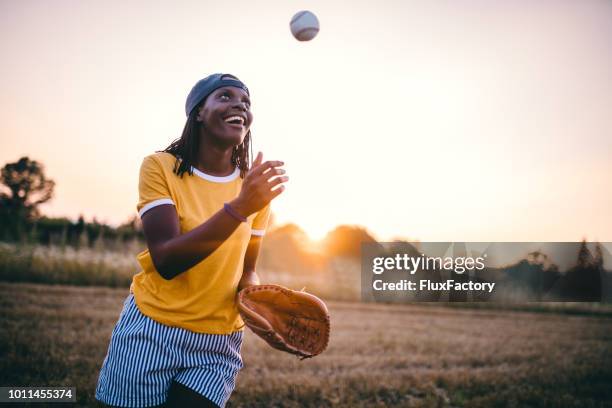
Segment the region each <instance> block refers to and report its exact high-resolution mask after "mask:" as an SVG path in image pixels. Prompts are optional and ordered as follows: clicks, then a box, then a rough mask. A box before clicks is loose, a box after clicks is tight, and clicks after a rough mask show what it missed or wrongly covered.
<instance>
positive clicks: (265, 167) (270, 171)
mask: <svg viewBox="0 0 612 408" xmlns="http://www.w3.org/2000/svg"><path fill="white" fill-rule="evenodd" d="M262 159H263V155H262V153H261V152H259V153H257V157H256V158H255V161H254V162H253V165H252V166H251V169H250V170H249V172H248V173H247V175H246V176H245V178H244V180H243V182H242V189H241V190H240V194H239V195H238V197H237V198H236V199H234V200H233V201H232V202H231V203H230V205H231V206H232V208H234V210H236V211H237V212H238V213H239V214H240V215H242V216H244V217H248V216H249V215H251V214H254V213H256V212H257V211H259V210H261V209H262V208H264V207H265V206H266V205H268V203H270V201H272V200H273V199H274V198H276V197H277V196H278V195H279V194H280V193H282V192H283V190H284V189H285V186H283V185H282V183H285V182H287V181H288V180H289V177H287V176H281V175H282V174H285V173H286V172H285V170H284V169H281V168H279V167H280V166H282V165H284V164H285V163H283V162H282V161H267V162H265V163H262ZM277 186H279V187H277ZM274 187H277V188H276V189H274V190H273V188H274Z"/></svg>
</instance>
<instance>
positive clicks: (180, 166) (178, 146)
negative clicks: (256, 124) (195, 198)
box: [163, 74, 253, 178]
mask: <svg viewBox="0 0 612 408" xmlns="http://www.w3.org/2000/svg"><path fill="white" fill-rule="evenodd" d="M225 77H230V78H232V79H236V80H237V79H238V78H236V77H235V76H233V75H229V74H228V75H224V76H223V78H225ZM203 104H204V101H202V102H200V103H199V104H198V105H197V106H196V107H195V108H194V109H193V110H192V111H191V113H189V116H188V117H187V122H185V127H184V128H183V134H182V135H181V137H180V138H178V139H176V140H175V141H173V142H172V143H170V145H169V146H168V147H166V148H165V149H164V150H163V151H164V152H167V153H170V154H172V155H173V156H174V157H176V162H175V163H174V170H173V171H174V173H176V174H177V175H178V176H179V177H181V178H182V177H183V174H184V173H185V172H188V173H189V175H190V176H191V175H193V164H194V163H195V161H196V158H197V154H198V149H199V147H200V131H201V129H202V128H203V127H204V124H203V123H202V122H198V121H197V120H196V118H197V115H198V111H199V110H200V107H201V106H202V105H203ZM251 157H253V148H252V146H251V130H249V131H248V132H247V134H246V136H245V137H244V140H243V141H242V143H240V144H239V145H238V146H234V149H233V150H232V164H233V165H234V166H236V167H238V168H239V169H240V177H241V178H244V177H245V176H246V173H247V171H248V170H249V165H250V163H251Z"/></svg>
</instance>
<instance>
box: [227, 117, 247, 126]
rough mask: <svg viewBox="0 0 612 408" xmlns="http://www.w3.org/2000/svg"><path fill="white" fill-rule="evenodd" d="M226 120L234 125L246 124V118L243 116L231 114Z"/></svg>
mask: <svg viewBox="0 0 612 408" xmlns="http://www.w3.org/2000/svg"><path fill="white" fill-rule="evenodd" d="M225 122H226V123H230V124H232V125H240V126H244V118H243V117H242V116H238V115H235V116H229V117H227V118H225Z"/></svg>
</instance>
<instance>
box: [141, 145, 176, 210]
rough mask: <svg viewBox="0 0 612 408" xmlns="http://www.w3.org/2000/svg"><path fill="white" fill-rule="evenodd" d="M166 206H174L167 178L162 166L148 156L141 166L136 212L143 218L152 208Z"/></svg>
mask: <svg viewBox="0 0 612 408" xmlns="http://www.w3.org/2000/svg"><path fill="white" fill-rule="evenodd" d="M164 204H172V205H174V201H173V200H172V196H171V194H170V189H169V188H168V183H167V181H166V177H165V176H164V172H163V169H162V167H161V164H160V163H159V162H158V161H157V160H155V158H154V157H153V156H147V157H145V158H144V160H143V161H142V164H141V165H140V177H139V180H138V205H137V206H136V210H137V211H138V215H139V216H140V217H142V216H143V215H144V213H146V212H147V211H149V210H150V209H151V208H154V207H157V206H158V205H164Z"/></svg>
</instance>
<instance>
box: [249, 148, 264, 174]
mask: <svg viewBox="0 0 612 408" xmlns="http://www.w3.org/2000/svg"><path fill="white" fill-rule="evenodd" d="M262 160H263V153H262V152H257V157H255V161H253V165H252V166H251V170H253V169H254V168H255V167H257V166H259V165H260V164H261V161H262Z"/></svg>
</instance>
